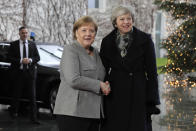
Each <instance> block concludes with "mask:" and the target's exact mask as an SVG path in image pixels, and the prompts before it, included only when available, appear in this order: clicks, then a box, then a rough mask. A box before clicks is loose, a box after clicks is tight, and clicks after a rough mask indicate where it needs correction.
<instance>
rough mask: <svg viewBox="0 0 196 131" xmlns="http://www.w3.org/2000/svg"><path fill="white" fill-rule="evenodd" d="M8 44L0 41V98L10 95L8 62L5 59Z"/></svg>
mask: <svg viewBox="0 0 196 131" xmlns="http://www.w3.org/2000/svg"><path fill="white" fill-rule="evenodd" d="M9 46H10V44H9V43H0V98H2V97H9V96H10V93H9V90H10V83H11V81H10V71H9V67H10V63H9V62H8V61H7V53H8V49H9Z"/></svg>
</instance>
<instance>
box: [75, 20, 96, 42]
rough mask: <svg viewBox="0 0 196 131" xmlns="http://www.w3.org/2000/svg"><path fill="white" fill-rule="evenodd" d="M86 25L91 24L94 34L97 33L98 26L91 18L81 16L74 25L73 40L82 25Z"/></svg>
mask: <svg viewBox="0 0 196 131" xmlns="http://www.w3.org/2000/svg"><path fill="white" fill-rule="evenodd" d="M88 24H92V25H93V26H94V27H95V32H96V33H97V30H98V26H97V24H96V23H95V21H94V20H93V18H91V17H90V16H82V17H80V18H79V19H78V20H77V21H76V22H75V23H74V26H73V38H74V39H76V31H77V29H78V28H80V27H81V26H83V25H88Z"/></svg>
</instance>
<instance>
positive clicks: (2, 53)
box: [0, 43, 10, 62]
mask: <svg viewBox="0 0 196 131" xmlns="http://www.w3.org/2000/svg"><path fill="white" fill-rule="evenodd" d="M9 46H10V44H7V43H0V62H7V54H8V49H9Z"/></svg>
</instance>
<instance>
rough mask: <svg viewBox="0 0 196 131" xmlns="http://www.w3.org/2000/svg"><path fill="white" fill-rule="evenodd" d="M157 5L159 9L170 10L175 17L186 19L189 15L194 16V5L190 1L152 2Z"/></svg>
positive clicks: (195, 10) (195, 7)
mask: <svg viewBox="0 0 196 131" xmlns="http://www.w3.org/2000/svg"><path fill="white" fill-rule="evenodd" d="M154 3H155V4H156V5H158V6H159V7H158V8H159V9H162V10H165V11H167V12H170V13H171V15H172V16H173V17H174V18H175V19H186V18H189V17H193V16H196V5H195V4H191V3H177V2H175V1H174V2H170V1H165V2H162V0H155V2H154Z"/></svg>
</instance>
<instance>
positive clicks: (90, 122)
mask: <svg viewBox="0 0 196 131" xmlns="http://www.w3.org/2000/svg"><path fill="white" fill-rule="evenodd" d="M56 118H57V123H58V127H59V131H99V119H91V118H81V117H74V116H66V115H57V117H56Z"/></svg>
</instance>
